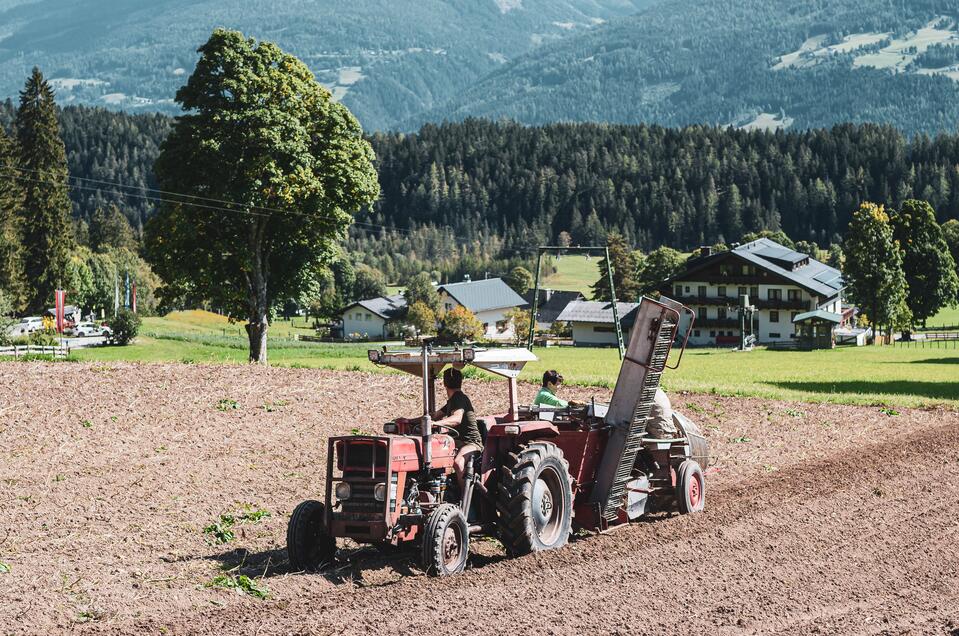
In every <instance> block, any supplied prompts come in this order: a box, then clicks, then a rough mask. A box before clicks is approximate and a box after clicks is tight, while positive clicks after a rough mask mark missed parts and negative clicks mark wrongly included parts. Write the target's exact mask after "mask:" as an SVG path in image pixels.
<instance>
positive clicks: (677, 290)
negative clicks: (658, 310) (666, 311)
mask: <svg viewBox="0 0 959 636" xmlns="http://www.w3.org/2000/svg"><path fill="white" fill-rule="evenodd" d="M673 291H674V292H675V293H676V298H681V297H682V295H683V286H682V285H676V287H674V288H673Z"/></svg>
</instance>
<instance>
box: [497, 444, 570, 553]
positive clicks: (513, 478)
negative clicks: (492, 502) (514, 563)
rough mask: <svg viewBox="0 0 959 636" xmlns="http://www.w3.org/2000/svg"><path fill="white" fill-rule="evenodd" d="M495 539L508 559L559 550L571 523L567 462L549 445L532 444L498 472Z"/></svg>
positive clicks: (508, 456) (509, 458)
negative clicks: (497, 518) (541, 551)
mask: <svg viewBox="0 0 959 636" xmlns="http://www.w3.org/2000/svg"><path fill="white" fill-rule="evenodd" d="M497 508H498V510H499V535H500V540H501V541H502V542H503V546H504V547H505V548H506V551H507V552H508V553H509V554H510V556H514V557H516V556H522V555H524V554H529V553H530V552H539V551H540V550H552V549H554V548H561V547H563V546H564V545H566V542H567V540H569V534H570V529H571V527H572V523H573V488H572V483H571V480H570V477H569V462H567V461H566V460H565V459H564V458H563V451H561V450H560V449H559V448H558V447H557V446H556V445H555V444H552V443H550V442H532V443H531V444H529V445H528V446H525V447H521V448H519V449H517V451H516V452H512V453H509V454H508V455H507V456H506V462H505V463H504V465H503V466H502V467H501V468H500V479H499V492H498V495H497Z"/></svg>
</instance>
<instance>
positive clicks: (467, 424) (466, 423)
mask: <svg viewBox="0 0 959 636" xmlns="http://www.w3.org/2000/svg"><path fill="white" fill-rule="evenodd" d="M460 409H463V420H462V421H461V422H460V425H459V426H457V427H456V431H457V432H458V433H459V437H457V438H456V448H463V447H464V446H466V445H467V444H473V445H474V446H477V447H479V448H483V438H482V437H480V432H479V426H478V425H477V424H476V413H475V412H474V411H473V403H472V402H470V399H469V398H468V397H466V394H465V393H463V392H462V391H457V392H456V393H454V394H453V397H451V398H450V399H449V402H447V403H446V404H444V405H443V408H441V409H440V411H441V412H442V413H443V417H449V416H450V415H452V414H453V412H454V411H458V410H460Z"/></svg>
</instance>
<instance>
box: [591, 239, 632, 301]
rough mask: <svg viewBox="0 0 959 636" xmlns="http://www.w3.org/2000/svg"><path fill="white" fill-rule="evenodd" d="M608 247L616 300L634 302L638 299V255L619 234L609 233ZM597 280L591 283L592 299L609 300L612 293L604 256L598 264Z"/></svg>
mask: <svg viewBox="0 0 959 636" xmlns="http://www.w3.org/2000/svg"><path fill="white" fill-rule="evenodd" d="M606 245H607V247H608V249H609V259H610V261H612V264H613V285H614V286H615V291H616V300H617V301H618V302H630V303H631V302H636V301H637V300H638V299H639V291H640V284H639V277H638V276H639V267H640V262H639V256H638V255H637V254H636V253H635V252H634V251H633V249H632V248H631V247H630V246H629V245H628V244H627V243H626V240H625V239H624V238H623V237H622V236H621V235H619V234H610V235H609V237H608V238H607V243H606ZM598 268H599V280H597V281H596V282H595V283H593V286H592V291H593V300H602V301H606V302H610V301H611V300H612V294H611V293H610V289H609V274H608V270H607V264H606V257H605V256H604V257H603V258H602V259H601V260H600V261H599V264H598Z"/></svg>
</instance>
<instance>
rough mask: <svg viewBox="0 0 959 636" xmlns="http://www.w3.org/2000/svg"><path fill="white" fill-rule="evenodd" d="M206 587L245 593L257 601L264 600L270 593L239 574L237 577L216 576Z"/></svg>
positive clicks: (228, 575)
mask: <svg viewBox="0 0 959 636" xmlns="http://www.w3.org/2000/svg"><path fill="white" fill-rule="evenodd" d="M206 587H217V588H220V589H224V590H236V591H237V592H241V593H246V594H249V595H250V596H254V597H256V598H258V599H265V598H267V596H268V595H269V593H270V590H268V589H267V588H266V587H265V586H262V585H260V584H258V583H257V582H256V581H254V580H253V579H251V578H250V577H248V576H247V575H245V574H240V575H239V576H236V575H233V574H218V575H217V576H215V577H213V580H211V581H210V582H209V583H207V584H206Z"/></svg>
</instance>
